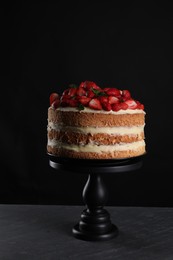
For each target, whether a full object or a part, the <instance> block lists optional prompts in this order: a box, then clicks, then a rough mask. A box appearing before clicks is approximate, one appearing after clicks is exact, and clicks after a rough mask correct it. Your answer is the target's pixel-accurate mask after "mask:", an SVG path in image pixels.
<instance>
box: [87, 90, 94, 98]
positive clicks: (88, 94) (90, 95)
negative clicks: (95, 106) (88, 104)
mask: <svg viewBox="0 0 173 260" xmlns="http://www.w3.org/2000/svg"><path fill="white" fill-rule="evenodd" d="M94 96H95V94H94V92H93V91H92V90H88V93H87V97H90V98H93V97H94Z"/></svg>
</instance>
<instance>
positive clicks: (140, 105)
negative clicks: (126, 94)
mask: <svg viewBox="0 0 173 260" xmlns="http://www.w3.org/2000/svg"><path fill="white" fill-rule="evenodd" d="M136 103H137V108H138V109H142V110H144V105H143V104H141V103H140V102H139V101H136Z"/></svg>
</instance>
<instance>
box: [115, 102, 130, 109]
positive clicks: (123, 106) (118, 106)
mask: <svg viewBox="0 0 173 260" xmlns="http://www.w3.org/2000/svg"><path fill="white" fill-rule="evenodd" d="M127 108H128V105H127V104H126V103H125V102H119V103H116V104H113V105H112V110H113V111H119V110H120V109H123V110H126V109H127Z"/></svg>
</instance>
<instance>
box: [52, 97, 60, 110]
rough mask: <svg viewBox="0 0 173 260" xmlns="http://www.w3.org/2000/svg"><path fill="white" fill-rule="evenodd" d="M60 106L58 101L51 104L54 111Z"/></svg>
mask: <svg viewBox="0 0 173 260" xmlns="http://www.w3.org/2000/svg"><path fill="white" fill-rule="evenodd" d="M59 105H60V100H59V99H56V100H55V101H54V102H53V103H52V106H53V107H54V108H55V109H56V108H58V107H59Z"/></svg>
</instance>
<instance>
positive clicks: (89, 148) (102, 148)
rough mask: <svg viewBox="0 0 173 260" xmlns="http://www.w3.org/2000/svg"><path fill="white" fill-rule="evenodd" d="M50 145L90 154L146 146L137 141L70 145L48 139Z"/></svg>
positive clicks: (133, 149)
mask: <svg viewBox="0 0 173 260" xmlns="http://www.w3.org/2000/svg"><path fill="white" fill-rule="evenodd" d="M48 145H49V146H51V147H55V148H63V149H67V150H71V151H75V152H89V153H108V152H115V151H127V150H130V151H135V150H138V149H139V148H140V147H143V146H145V141H144V140H142V141H137V142H133V143H119V144H115V145H99V146H98V145H96V144H87V145H68V144H65V143H62V142H58V141H57V140H55V139H52V140H50V139H48Z"/></svg>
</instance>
